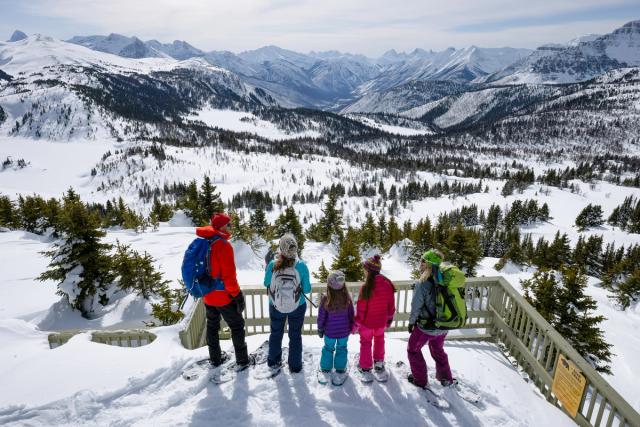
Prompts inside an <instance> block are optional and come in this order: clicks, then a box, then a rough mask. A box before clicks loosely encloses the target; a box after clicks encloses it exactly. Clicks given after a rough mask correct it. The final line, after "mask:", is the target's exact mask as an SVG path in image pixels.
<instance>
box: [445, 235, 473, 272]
mask: <svg viewBox="0 0 640 427" xmlns="http://www.w3.org/2000/svg"><path fill="white" fill-rule="evenodd" d="M445 252H446V259H447V260H448V261H449V262H450V263H452V264H454V265H456V266H458V268H460V269H462V270H464V271H465V272H466V274H467V275H469V276H474V275H475V268H476V266H477V265H478V262H479V261H480V258H482V248H481V246H480V236H479V235H478V234H477V233H476V232H475V231H474V230H471V229H468V228H465V227H463V226H462V225H461V224H458V225H456V227H455V228H454V229H453V231H452V232H451V233H450V234H449V238H448V239H447V241H446V250H445Z"/></svg>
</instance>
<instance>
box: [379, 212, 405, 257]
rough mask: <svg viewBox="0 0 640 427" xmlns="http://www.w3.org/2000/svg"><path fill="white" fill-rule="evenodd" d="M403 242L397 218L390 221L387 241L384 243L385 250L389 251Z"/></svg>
mask: <svg viewBox="0 0 640 427" xmlns="http://www.w3.org/2000/svg"><path fill="white" fill-rule="evenodd" d="M400 240H402V230H400V227H398V223H397V222H396V218H395V217H393V216H392V217H391V218H390V219H389V226H388V231H387V240H386V242H384V245H383V248H382V249H383V250H384V251H385V252H386V251H388V250H389V249H390V248H391V247H392V246H393V245H395V244H396V243H398V242H399V241H400Z"/></svg>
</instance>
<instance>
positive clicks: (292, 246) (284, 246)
mask: <svg viewBox="0 0 640 427" xmlns="http://www.w3.org/2000/svg"><path fill="white" fill-rule="evenodd" d="M280 254H281V255H282V256H284V257H285V258H290V259H295V258H296V257H297V256H298V242H296V238H295V237H294V236H293V234H288V233H287V234H285V235H284V236H282V237H281V238H280Z"/></svg>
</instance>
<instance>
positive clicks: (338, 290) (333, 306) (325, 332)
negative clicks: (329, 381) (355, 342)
mask: <svg viewBox="0 0 640 427" xmlns="http://www.w3.org/2000/svg"><path fill="white" fill-rule="evenodd" d="M354 317H355V316H354V310H353V301H352V300H351V296H350V295H349V291H348V290H347V287H346V286H345V279H344V273H343V272H341V271H333V272H331V274H329V277H328V278H327V294H326V295H324V296H323V297H322V299H321V300H320V305H319V307H318V336H319V337H320V338H324V347H322V356H321V357H320V369H321V370H322V372H331V370H332V369H334V368H335V370H336V373H338V374H340V373H344V372H345V370H346V369H347V341H348V340H349V334H351V333H352V332H353V331H354V326H355V320H354ZM334 353H335V354H334Z"/></svg>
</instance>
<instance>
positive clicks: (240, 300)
mask: <svg viewBox="0 0 640 427" xmlns="http://www.w3.org/2000/svg"><path fill="white" fill-rule="evenodd" d="M232 299H233V302H235V303H236V309H237V310H238V314H242V312H243V311H244V308H245V301H244V294H243V293H242V291H240V292H238V295H236V296H235V297H232Z"/></svg>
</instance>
